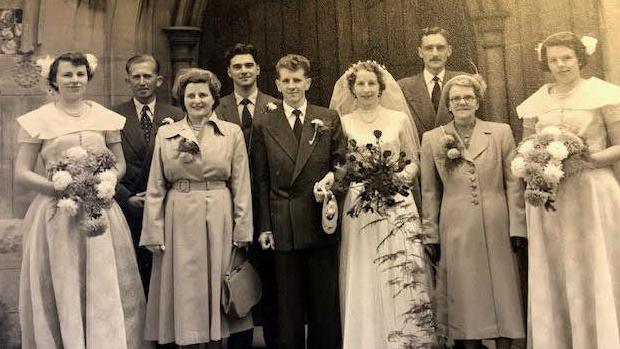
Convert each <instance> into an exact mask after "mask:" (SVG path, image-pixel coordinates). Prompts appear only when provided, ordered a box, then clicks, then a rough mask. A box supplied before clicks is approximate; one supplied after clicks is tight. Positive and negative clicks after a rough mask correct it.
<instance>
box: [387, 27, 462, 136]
mask: <svg viewBox="0 0 620 349" xmlns="http://www.w3.org/2000/svg"><path fill="white" fill-rule="evenodd" d="M450 55H452V46H451V45H450V42H449V34H448V31H447V30H445V29H443V28H440V27H430V28H424V29H422V32H421V35H420V46H419V47H418V56H419V57H420V58H422V60H423V61H424V70H423V71H422V72H421V73H418V74H416V75H414V76H410V77H406V78H404V79H402V80H400V81H398V84H399V85H400V88H401V89H402V90H403V93H404V95H405V98H406V99H407V103H408V104H409V110H410V111H411V115H412V117H413V118H414V121H415V124H416V126H417V128H418V137H419V138H420V141H421V140H422V134H424V132H426V131H429V130H432V129H434V128H435V127H437V126H440V125H445V124H447V123H448V122H450V120H452V117H451V116H450V114H449V112H448V108H447V107H446V105H445V103H440V102H439V100H440V97H441V89H442V87H443V84H444V82H446V81H448V80H450V79H451V78H452V77H454V76H456V75H459V74H463V73H461V72H454V71H448V70H446V63H447V61H448V58H449V57H450Z"/></svg>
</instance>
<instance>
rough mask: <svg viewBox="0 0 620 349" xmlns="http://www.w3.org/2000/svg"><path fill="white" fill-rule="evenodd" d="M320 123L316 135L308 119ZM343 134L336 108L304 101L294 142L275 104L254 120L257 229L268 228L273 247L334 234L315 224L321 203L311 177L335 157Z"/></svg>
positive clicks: (327, 240)
mask: <svg viewBox="0 0 620 349" xmlns="http://www.w3.org/2000/svg"><path fill="white" fill-rule="evenodd" d="M314 119H320V120H321V121H322V122H323V123H324V128H322V129H321V130H320V131H319V133H318V135H317V138H316V140H315V141H314V142H313V143H312V144H310V140H311V139H312V136H313V134H314V126H313V124H312V120H314ZM345 152H346V139H345V136H344V134H343V132H342V126H341V124H340V118H339V117H338V114H337V113H336V112H335V111H333V110H329V109H326V108H322V107H318V106H315V105H311V104H308V108H307V110H306V115H305V120H304V124H303V128H302V134H301V140H300V141H299V144H298V143H297V139H296V138H295V136H294V134H293V130H292V129H291V126H290V125H289V123H288V120H287V119H286V116H285V115H284V110H283V109H282V107H279V108H278V109H276V110H273V111H271V112H268V113H267V114H265V116H264V117H262V118H259V119H257V120H255V122H254V138H253V150H252V157H253V163H254V177H255V186H256V187H257V195H258V200H259V204H258V208H257V211H258V215H259V218H258V224H259V226H258V229H257V231H258V232H264V231H272V232H273V236H274V239H275V249H276V250H277V251H293V250H301V249H308V248H315V247H323V246H328V245H333V244H336V243H337V242H338V236H337V235H336V234H334V235H327V234H325V232H323V229H322V227H321V208H322V204H321V203H317V202H316V201H315V199H314V195H313V193H312V190H313V187H314V183H316V182H318V181H320V180H321V179H322V178H323V177H324V176H325V174H327V172H329V171H331V170H333V168H334V166H335V164H336V163H339V162H340V163H341V162H342V161H343V159H344V154H345Z"/></svg>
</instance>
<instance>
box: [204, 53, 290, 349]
mask: <svg viewBox="0 0 620 349" xmlns="http://www.w3.org/2000/svg"><path fill="white" fill-rule="evenodd" d="M256 57H257V52H256V48H255V47H254V46H253V45H247V44H241V43H238V44H235V45H234V46H233V47H231V48H230V49H229V50H228V51H227V52H226V56H225V59H226V62H227V65H228V76H229V77H230V78H231V79H232V81H233V89H234V90H233V93H231V94H229V95H226V96H224V97H222V98H221V99H220V104H219V106H218V107H217V109H216V110H215V114H216V115H217V117H218V118H219V119H222V120H226V121H228V122H232V123H235V124H237V125H239V126H241V130H242V131H243V135H244V137H245V143H246V147H247V149H248V154H249V155H250V168H252V162H251V148H252V147H251V145H252V134H253V131H252V123H253V120H255V119H257V118H260V117H262V116H263V115H264V114H265V113H266V112H267V111H268V110H269V108H274V107H275V106H276V105H278V104H280V102H279V101H278V100H277V99H275V98H273V97H271V96H270V95H267V94H264V93H262V92H261V91H260V90H259V89H258V87H257V85H256V80H257V78H258V76H259V75H260V66H259V65H258V63H257V62H256ZM255 189H256V186H252V191H253V195H252V201H253V202H252V204H253V207H254V212H255V213H254V226H255V227H257V213H256V208H257V207H258V201H257V195H256V191H255ZM255 235H256V234H255ZM257 237H258V236H255V239H256V238H257ZM250 249H251V251H250V252H251V259H252V263H253V264H254V265H255V266H256V269H257V270H258V272H259V273H260V276H261V280H262V282H263V297H262V299H261V302H260V305H259V307H260V311H259V312H255V313H254V314H255V315H259V316H260V319H261V322H262V325H263V337H264V339H265V344H266V345H267V347H268V348H271V349H273V348H275V339H276V338H277V331H278V317H277V315H278V314H277V303H276V295H277V290H276V285H275V281H276V280H275V266H274V256H273V253H272V251H263V250H262V249H261V248H260V247H255V246H252V247H250ZM252 335H253V330H248V331H245V332H239V333H234V334H232V335H231V336H230V338H229V339H228V348H229V349H236V348H239V349H241V348H249V347H251V345H252Z"/></svg>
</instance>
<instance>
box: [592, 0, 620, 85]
mask: <svg viewBox="0 0 620 349" xmlns="http://www.w3.org/2000/svg"><path fill="white" fill-rule="evenodd" d="M619 17H620V6H618V0H601V1H600V2H599V18H600V28H601V34H602V37H601V38H599V39H600V41H599V45H598V47H597V49H601V47H602V54H603V70H604V71H605V80H607V81H609V82H612V83H614V84H617V85H620V54H619V53H618V52H620V40H619V39H620V23H619V21H618V18H619Z"/></svg>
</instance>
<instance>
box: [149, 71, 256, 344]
mask: <svg viewBox="0 0 620 349" xmlns="http://www.w3.org/2000/svg"><path fill="white" fill-rule="evenodd" d="M219 90H220V82H219V81H218V79H217V77H216V76H215V75H214V74H213V73H211V72H209V71H207V70H202V69H196V68H193V69H189V70H185V71H181V72H180V73H179V75H178V76H177V78H176V81H175V84H174V87H173V92H174V94H175V95H176V96H177V98H178V99H179V101H181V102H182V106H183V109H184V110H185V112H186V113H187V115H186V117H185V118H184V119H182V120H180V121H177V122H175V123H173V124H170V125H165V126H162V127H160V128H159V131H158V133H157V136H156V138H155V150H154V151H153V161H152V164H151V172H150V175H149V181H148V186H147V190H146V203H145V207H144V222H143V228H142V236H141V238H140V245H141V246H146V247H147V248H148V249H149V250H151V251H153V253H154V257H153V269H152V274H151V284H150V287H149V295H148V302H147V319H146V334H145V335H146V338H147V339H149V340H156V341H158V342H159V343H160V344H165V343H171V342H175V343H177V344H179V345H182V346H189V345H192V346H193V345H198V344H200V343H208V348H212V347H214V348H218V347H220V345H221V340H222V339H223V338H226V337H228V336H229V335H230V334H231V333H235V332H240V331H245V330H248V329H251V328H252V326H253V324H252V318H251V315H248V316H246V317H245V318H241V319H233V318H231V317H228V316H227V315H226V314H224V313H223V312H222V307H221V305H220V303H221V294H222V280H223V277H224V274H225V273H226V271H227V270H226V269H227V267H228V265H229V262H230V258H231V251H232V247H233V243H234V244H235V245H247V244H248V243H249V242H251V241H252V203H251V194H250V193H251V191H250V172H249V167H248V156H247V152H246V148H245V142H244V138H243V133H242V132H241V129H240V128H239V126H237V125H235V124H233V123H229V122H226V121H222V120H220V119H218V118H217V116H216V115H215V113H213V110H214V109H215V107H217V104H218V102H219Z"/></svg>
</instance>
